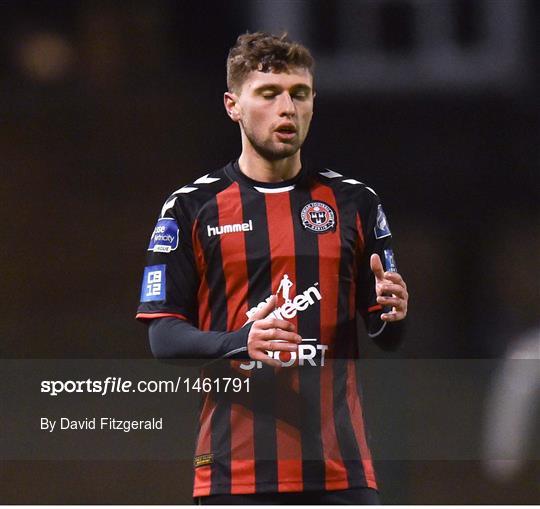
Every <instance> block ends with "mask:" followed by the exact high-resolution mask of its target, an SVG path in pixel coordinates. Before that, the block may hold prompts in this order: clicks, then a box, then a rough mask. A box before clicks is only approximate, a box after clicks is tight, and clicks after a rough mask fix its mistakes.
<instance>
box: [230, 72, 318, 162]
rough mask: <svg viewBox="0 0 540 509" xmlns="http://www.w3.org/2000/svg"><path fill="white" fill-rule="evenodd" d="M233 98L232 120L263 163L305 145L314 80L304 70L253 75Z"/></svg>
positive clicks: (291, 153) (292, 152) (290, 153)
mask: <svg viewBox="0 0 540 509" xmlns="http://www.w3.org/2000/svg"><path fill="white" fill-rule="evenodd" d="M231 95H232V96H233V97H235V99H236V101H235V107H234V116H233V115H232V116H233V118H234V119H235V120H236V121H237V122H238V123H239V124H240V126H241V128H242V131H243V133H244V135H245V137H246V138H247V140H248V141H249V143H250V144H251V146H252V147H253V148H254V149H255V150H256V151H257V152H258V153H259V154H260V155H261V156H263V157H264V158H265V159H268V160H270V161H275V160H279V159H284V158H287V157H290V156H292V155H294V154H295V153H296V152H297V151H298V150H299V149H300V147H301V146H302V144H303V143H304V140H305V139H306V136H307V133H308V131H309V124H310V122H311V117H312V116H313V97H314V93H313V77H312V76H311V74H310V72H309V71H308V70H307V69H303V68H294V69H291V70H290V71H289V72H281V73H272V72H269V73H264V72H260V71H252V72H250V73H249V74H248V76H247V78H246V80H245V81H244V83H243V84H242V89H241V91H240V93H239V94H238V95H236V94H231Z"/></svg>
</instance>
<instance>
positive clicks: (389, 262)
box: [384, 249, 397, 272]
mask: <svg viewBox="0 0 540 509" xmlns="http://www.w3.org/2000/svg"><path fill="white" fill-rule="evenodd" d="M384 266H385V267H386V270H387V271H388V272H397V265H396V259H395V258H394V250H393V249H385V250H384Z"/></svg>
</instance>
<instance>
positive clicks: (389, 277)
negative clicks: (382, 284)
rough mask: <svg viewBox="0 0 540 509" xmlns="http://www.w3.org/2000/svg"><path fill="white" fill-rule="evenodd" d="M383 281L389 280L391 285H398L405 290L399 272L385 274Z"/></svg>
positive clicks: (404, 284)
mask: <svg viewBox="0 0 540 509" xmlns="http://www.w3.org/2000/svg"><path fill="white" fill-rule="evenodd" d="M384 279H386V280H390V281H391V282H392V283H396V284H400V285H402V286H404V287H405V288H407V284H406V283H405V281H404V280H403V278H402V277H401V274H399V272H385V273H384Z"/></svg>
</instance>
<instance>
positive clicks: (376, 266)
mask: <svg viewBox="0 0 540 509" xmlns="http://www.w3.org/2000/svg"><path fill="white" fill-rule="evenodd" d="M369 265H370V266H371V270H372V272H373V274H374V275H375V278H376V279H377V280H378V281H380V280H382V279H384V269H383V266H382V262H381V258H380V257H379V255H378V254H375V253H374V254H372V255H371V258H370V260H369Z"/></svg>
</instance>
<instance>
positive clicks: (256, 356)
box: [250, 351, 281, 368]
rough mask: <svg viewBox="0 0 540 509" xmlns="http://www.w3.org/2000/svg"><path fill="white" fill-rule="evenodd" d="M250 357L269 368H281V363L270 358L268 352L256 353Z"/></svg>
mask: <svg viewBox="0 0 540 509" xmlns="http://www.w3.org/2000/svg"><path fill="white" fill-rule="evenodd" d="M250 357H251V359H253V360H255V361H261V362H263V363H264V364H267V365H268V366H272V367H273V368H280V367H281V362H279V361H278V360H277V359H273V358H272V357H268V355H267V354H266V352H259V351H255V352H253V353H252V354H251V355H250Z"/></svg>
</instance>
